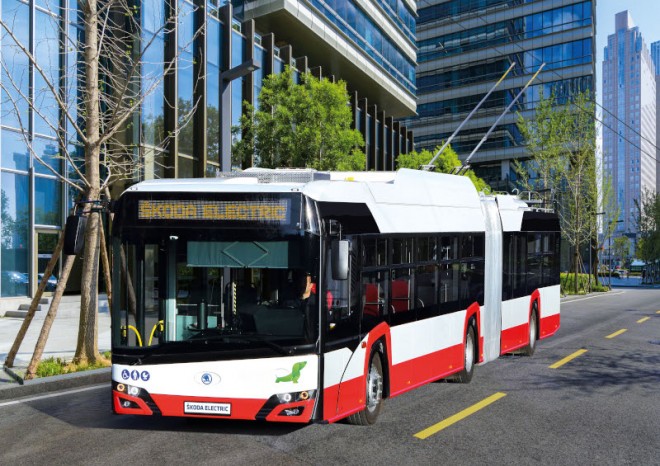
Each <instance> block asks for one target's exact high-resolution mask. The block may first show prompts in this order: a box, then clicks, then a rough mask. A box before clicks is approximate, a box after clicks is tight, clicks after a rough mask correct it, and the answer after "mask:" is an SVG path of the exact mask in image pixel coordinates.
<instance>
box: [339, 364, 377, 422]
mask: <svg viewBox="0 0 660 466" xmlns="http://www.w3.org/2000/svg"><path fill="white" fill-rule="evenodd" d="M366 385H367V387H366V398H365V407H364V409H363V410H362V411H360V412H359V413H355V414H352V415H351V416H349V418H348V422H350V423H351V424H353V425H357V426H369V425H371V424H374V423H375V422H376V420H377V419H378V415H379V414H380V410H381V408H382V406H383V385H384V378H383V361H382V360H381V358H380V353H378V352H377V351H374V352H373V353H372V354H371V360H370V361H369V371H368V372H367V379H366Z"/></svg>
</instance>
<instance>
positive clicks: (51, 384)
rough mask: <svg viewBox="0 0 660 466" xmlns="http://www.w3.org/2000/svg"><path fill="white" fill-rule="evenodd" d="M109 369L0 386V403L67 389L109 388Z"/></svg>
mask: <svg viewBox="0 0 660 466" xmlns="http://www.w3.org/2000/svg"><path fill="white" fill-rule="evenodd" d="M110 374H111V368H110V367H104V368H102V369H94V370H91V371H83V372H74V373H73V374H63V375H55V376H53V377H43V378H38V379H33V380H26V381H25V382H24V384H23V385H19V384H18V383H16V384H6V385H4V386H3V385H0V401H6V400H11V399H14V398H22V397H24V396H30V395H38V394H41V393H49V392H55V391H58V390H65V389H68V388H78V387H84V386H86V385H96V384H102V383H104V382H107V383H108V387H109V386H110V380H111V375H110Z"/></svg>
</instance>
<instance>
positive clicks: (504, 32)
mask: <svg viewBox="0 0 660 466" xmlns="http://www.w3.org/2000/svg"><path fill="white" fill-rule="evenodd" d="M419 6H420V8H419V9H418V14H419V17H418V20H417V34H418V41H417V44H418V62H419V65H418V67H417V89H418V93H417V95H418V107H417V112H418V115H419V116H418V117H417V118H416V119H409V120H406V121H405V122H406V124H408V125H409V126H411V127H412V128H413V130H414V133H415V145H416V149H418V150H421V149H431V150H432V149H434V148H435V147H436V146H438V145H439V144H441V143H442V142H443V140H446V138H448V137H449V136H450V135H451V134H452V133H453V132H454V130H455V129H456V127H457V126H458V125H459V124H460V123H461V121H463V119H464V118H465V117H466V116H467V115H468V113H469V112H470V111H472V110H473V109H474V108H475V106H476V105H477V104H478V102H479V101H480V100H481V99H482V98H483V96H484V95H485V93H486V92H487V91H488V90H489V89H490V88H491V87H492V86H493V85H494V84H495V83H496V82H497V81H498V80H499V79H500V77H501V76H502V75H503V74H504V73H505V72H506V70H507V69H508V68H509V67H510V66H511V65H512V64H514V63H515V66H514V67H513V69H512V70H511V72H510V73H509V74H508V75H507V77H506V79H505V80H504V81H503V82H502V83H501V84H500V85H499V86H498V87H497V88H496V89H495V91H494V92H493V93H492V94H491V95H490V97H489V98H488V99H487V100H486V102H485V103H484V104H483V106H482V107H481V108H480V109H479V111H478V112H477V113H476V114H475V116H474V117H473V118H472V120H471V122H470V124H469V126H468V127H469V128H470V129H464V130H462V131H461V132H460V133H459V134H458V136H457V138H456V139H454V142H453V143H452V147H453V148H454V149H455V150H456V151H457V152H458V154H459V157H461V158H462V159H465V158H466V157H467V156H468V155H469V154H470V153H471V152H472V150H473V149H474V148H475V147H476V146H477V144H478V143H479V141H480V140H481V138H482V137H483V136H484V134H486V132H487V131H488V130H489V128H490V126H491V125H492V124H493V123H494V122H495V120H496V119H497V118H498V117H499V116H500V115H501V114H502V113H503V111H504V110H505V108H506V107H507V106H508V105H509V104H510V103H511V102H512V101H513V99H514V98H515V96H516V95H517V94H518V93H519V92H520V91H521V89H522V88H523V86H524V85H525V84H526V83H527V81H528V80H529V79H530V78H531V77H532V76H533V75H534V73H536V71H537V70H538V69H539V67H540V66H541V64H545V66H544V68H543V70H542V72H541V73H540V74H539V75H538V77H537V79H536V80H535V81H534V82H533V83H532V85H531V86H530V87H529V88H528V89H527V91H526V92H525V94H523V95H522V96H521V97H520V99H519V100H518V101H517V102H516V104H515V105H514V106H513V108H512V109H511V111H510V113H509V114H507V115H506V116H505V117H504V118H503V119H502V120H501V122H500V123H498V126H497V127H496V128H494V130H493V132H492V134H491V135H490V136H489V139H488V140H487V141H486V142H485V143H484V144H483V145H482V146H481V148H480V150H479V152H478V153H476V154H475V155H474V157H473V158H472V159H471V161H470V163H471V165H472V167H473V168H474V169H475V171H476V172H477V173H478V174H482V175H484V176H485V178H486V181H487V182H489V183H490V184H491V186H492V187H494V188H495V189H497V190H510V189H512V188H513V187H514V185H513V184H511V181H513V180H514V179H515V176H514V171H513V164H510V160H511V159H519V158H522V159H524V158H525V157H526V152H525V148H524V140H523V138H522V135H521V133H520V131H518V130H517V127H516V123H517V119H518V118H519V116H522V117H523V118H531V117H532V116H533V112H534V109H535V107H536V104H537V103H538V102H539V100H540V98H541V95H544V96H549V95H550V94H552V93H554V94H555V96H556V98H557V101H558V102H559V103H564V102H566V101H567V100H568V99H569V98H570V97H571V96H572V95H574V94H576V93H577V92H593V90H594V80H593V77H594V74H595V72H594V64H595V51H594V49H593V45H594V37H595V31H594V29H595V25H594V2H592V1H591V0H575V1H567V2H556V1H551V0H450V1H434V0H428V1H427V2H424V3H423V4H420V5H419ZM481 166H483V168H484V171H483V173H482V172H480V167H481Z"/></svg>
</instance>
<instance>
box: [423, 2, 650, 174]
mask: <svg viewBox="0 0 660 466" xmlns="http://www.w3.org/2000/svg"><path fill="white" fill-rule="evenodd" d="M429 2H430V0H421V2H418V3H426V5H428V6H429V7H432V6H437V5H438V4H431V3H429ZM477 12H480V10H477V9H474V10H469V11H466V12H465V13H472V14H471V15H469V18H475V17H476V18H477V19H479V20H480V21H481V22H483V23H484V24H486V25H488V24H490V23H488V21H486V20H485V19H484V17H483V16H484V15H483V13H477ZM446 19H449V20H450V21H451V22H452V23H454V24H455V25H457V26H459V27H460V28H461V29H462V30H464V31H467V30H469V29H468V28H467V27H465V26H464V25H463V24H462V23H460V22H458V21H457V20H456V19H454V17H453V16H447V17H446ZM507 45H513V46H514V47H516V48H518V50H519V51H521V52H523V53H525V52H528V50H525V49H524V48H523V47H522V46H521V45H520V43H519V41H516V42H511V43H509V44H507ZM490 48H492V49H493V50H495V51H497V52H498V53H500V56H502V57H506V56H508V55H509V54H507V53H503V52H502V50H500V49H499V48H498V46H497V45H493V46H491V47H490ZM521 65H522V64H521ZM523 69H524V68H523ZM546 71H548V72H551V73H552V74H554V75H555V76H557V77H558V78H560V79H561V80H564V79H565V78H564V76H562V75H561V74H559V73H558V72H557V71H556V70H554V69H547V70H546ZM594 104H595V105H596V106H599V107H601V108H602V109H603V110H605V111H606V112H607V113H609V114H610V115H611V116H612V117H614V118H615V119H616V120H617V121H618V122H620V123H623V124H624V125H625V126H626V127H627V128H628V129H630V130H631V131H633V132H634V133H635V134H636V135H637V136H639V137H640V139H644V140H645V141H647V142H648V143H649V144H651V145H652V146H653V147H654V148H655V150H656V151H658V146H657V145H655V144H653V143H652V142H651V141H649V140H648V139H647V138H645V137H644V136H643V135H642V134H641V133H639V132H638V131H637V130H635V129H634V128H633V127H632V126H630V125H629V124H628V123H627V122H625V121H623V120H621V119H620V118H618V117H617V116H616V115H614V114H613V113H612V112H610V111H609V110H607V109H606V108H605V107H603V106H602V105H600V104H598V102H595V101H594ZM573 105H575V106H576V107H577V108H579V109H580V110H581V111H583V112H586V113H589V114H590V115H591V114H592V113H595V112H590V111H589V110H587V109H585V108H582V107H580V106H579V105H576V104H575V103H574V102H573ZM593 117H594V120H595V121H598V122H599V123H600V124H601V125H603V127H605V128H607V129H609V130H610V131H613V132H614V133H615V134H618V132H617V131H616V130H614V129H613V128H612V127H610V126H608V125H606V124H605V122H604V121H602V120H601V119H599V118H598V117H597V116H596V115H595V114H594V115H593ZM619 137H620V138H621V139H622V140H624V141H626V142H627V143H629V144H630V145H631V146H633V147H634V148H636V149H638V150H639V151H640V153H642V154H644V155H645V156H647V157H649V158H651V159H652V160H655V162H656V163H658V162H659V161H658V159H657V158H656V157H655V156H654V155H651V154H649V153H648V152H646V151H645V150H644V149H642V148H641V147H640V146H638V145H637V144H636V143H635V142H633V141H631V140H630V139H628V138H627V137H625V136H622V135H619Z"/></svg>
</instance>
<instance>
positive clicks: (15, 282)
mask: <svg viewBox="0 0 660 466" xmlns="http://www.w3.org/2000/svg"><path fill="white" fill-rule="evenodd" d="M29 283H30V277H28V274H26V273H23V272H18V271H16V270H3V271H2V283H1V284H0V286H1V287H2V296H27V294H28V285H29Z"/></svg>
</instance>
